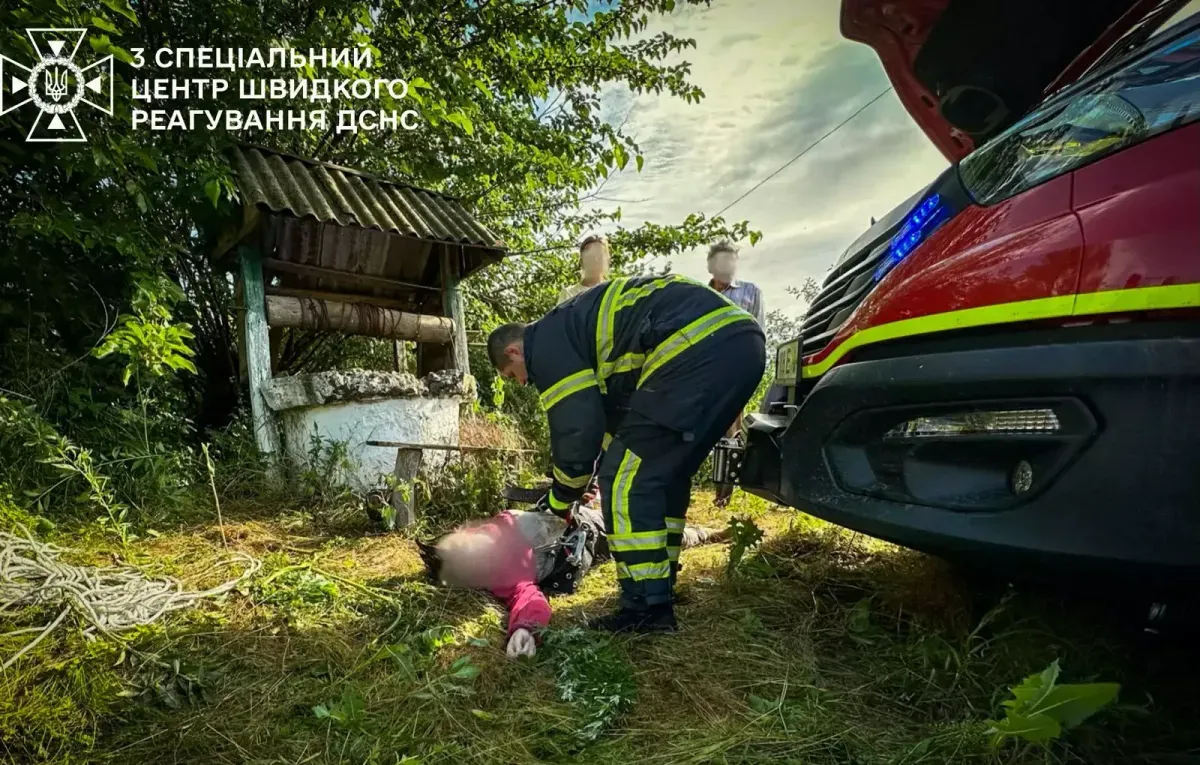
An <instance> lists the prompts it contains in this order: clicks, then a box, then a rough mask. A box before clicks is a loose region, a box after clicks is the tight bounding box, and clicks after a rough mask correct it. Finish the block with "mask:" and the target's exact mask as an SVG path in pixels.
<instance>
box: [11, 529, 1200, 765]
mask: <svg viewBox="0 0 1200 765" xmlns="http://www.w3.org/2000/svg"><path fill="white" fill-rule="evenodd" d="M753 515H754V517H755V518H756V522H759V523H761V524H762V525H763V526H764V527H765V528H767V530H768V532H769V533H768V536H767V539H766V542H765V543H764V544H763V545H762V547H761V549H760V550H758V551H757V552H756V553H754V554H752V555H750V556H748V560H747V562H746V564H745V565H743V566H742V567H741V568H740V569H739V571H738V572H737V573H735V575H733V576H728V575H727V573H726V563H727V560H728V553H727V548H726V547H725V546H707V547H702V548H698V549H695V550H689V551H686V552H685V554H684V559H683V560H684V569H683V572H682V576H681V589H682V590H683V591H684V592H685V593H686V594H687V595H688V596H689V597H690V601H689V602H688V604H687V605H684V606H681V607H680V609H679V617H680V621H681V624H682V628H683V629H682V631H681V632H680V633H678V634H676V635H669V636H656V637H617V638H607V637H604V636H598V635H597V636H592V635H582V636H579V637H578V638H577V639H573V640H570V641H565V642H564V643H563V644H562V647H561V648H558V647H555V646H554V645H551V646H548V647H546V648H544V649H543V650H542V651H540V652H539V656H538V657H537V658H536V659H535V660H533V661H521V662H512V661H509V660H507V659H506V658H505V657H504V654H503V646H504V634H505V630H504V617H503V612H502V608H501V607H500V606H499V605H498V604H496V603H495V602H493V601H492V600H491V599H490V598H489V597H487V596H486V595H484V594H481V593H474V592H463V591H449V590H442V589H436V588H432V587H428V586H426V585H425V584H424V583H423V581H422V580H423V570H422V567H421V564H420V560H419V557H418V555H417V554H416V551H415V549H414V546H413V545H412V544H411V542H409V541H408V540H406V539H405V538H404V537H403V536H402V535H397V534H392V535H379V536H356V535H353V534H350V533H347V534H345V535H341V536H338V535H329V534H327V533H325V532H324V531H323V529H322V528H321V527H320V526H319V525H316V524H314V523H312V522H311V521H304V520H303V519H301V521H300V522H298V523H294V522H293V520H294V519H292V520H289V519H288V518H287V517H286V516H285V517H282V518H281V517H278V516H277V517H274V518H261V519H254V520H249V519H241V520H234V521H231V522H230V523H228V524H227V525H226V528H225V532H226V542H227V543H228V544H229V545H230V547H231V548H233V549H239V550H245V551H247V552H251V553H252V554H255V555H256V556H258V557H260V558H262V559H263V561H264V568H263V570H262V571H261V572H260V574H259V575H257V576H256V577H255V579H254V581H252V582H251V583H250V584H249V586H248V587H247V588H246V589H245V591H244V592H242V593H239V594H236V595H233V596H230V597H229V598H227V599H226V600H225V601H224V602H209V603H204V604H202V605H201V606H200V607H198V608H196V609H193V610H191V611H188V612H184V613H181V614H179V615H177V616H174V617H171V618H170V619H169V620H167V621H166V622H165V623H164V624H163V625H161V626H157V627H154V628H150V629H147V630H145V631H143V632H142V633H141V634H138V635H135V636H132V639H131V642H130V644H129V649H130V650H128V651H126V652H125V654H126V655H125V656H124V657H120V656H119V649H118V648H117V647H116V646H113V645H111V644H106V643H105V644H102V645H100V646H99V647H92V648H89V647H87V646H84V645H83V644H82V642H81V641H80V640H79V639H78V636H77V633H68V632H64V633H63V634H62V635H61V636H56V637H55V638H52V639H51V640H48V641H46V643H45V644H44V645H43V646H41V647H39V649H38V650H36V651H35V652H34V653H33V654H32V655H31V657H30V659H29V661H28V663H25V662H22V664H20V665H18V667H17V669H18V670H19V671H21V672H23V673H24V674H23V675H22V676H20V677H17V676H13V677H10V678H8V679H9V680H10V681H11V683H12V684H11V685H10V686H6V688H7V690H8V692H9V693H10V694H11V695H10V697H9V700H8V701H7V702H6V703H8V704H10V705H12V704H16V705H19V704H21V703H26V702H28V701H29V699H30V695H31V694H42V696H43V697H44V698H43V701H44V703H43V705H42V707H44V708H46V709H52V708H54V706H53V702H54V701H55V699H56V698H59V697H56V696H55V695H54V694H55V693H56V692H58V691H60V690H62V689H63V688H66V687H67V686H68V685H71V687H72V688H74V689H75V691H78V693H77V694H76V696H74V697H73V698H75V699H76V701H77V702H78V703H77V704H76V705H75V706H74V707H71V708H70V710H74V712H72V713H73V714H77V715H80V716H82V717H83V718H84V719H82V720H80V721H79V724H77V725H76V727H75V728H74V729H73V731H72V732H71V733H70V735H64V736H61V737H60V738H57V739H54V738H50V739H47V738H46V737H44V736H43V737H42V738H40V739H39V738H38V737H37V736H35V735H34V734H33V733H32V732H30V731H32V729H30V731H25V732H22V734H21V737H14V736H13V735H8V736H6V741H5V743H4V746H6V747H8V749H7V756H8V758H9V759H11V760H14V761H38V762H45V761H50V762H109V763H125V762H154V763H159V762H163V763H169V762H204V763H208V762H214V763H223V762H238V763H284V762H288V763H294V762H307V763H351V762H353V763H396V762H403V761H405V760H404V759H403V758H404V757H406V756H407V757H411V758H419V760H418V759H411V760H408V762H417V761H419V762H420V763H422V765H429V764H430V763H475V762H478V763H491V762H494V763H519V762H588V763H599V764H601V765H603V764H604V763H614V764H615V763H618V762H649V763H654V762H658V763H688V762H690V763H707V762H722V763H761V762H804V763H815V764H816V765H825V764H828V765H850V764H851V763H917V762H924V763H935V762H956V763H957V762H980V763H983V762H1009V763H1023V762H1030V763H1033V762H1038V763H1042V762H1046V761H1050V762H1059V763H1126V762H1130V763H1132V762H1139V763H1162V764H1163V765H1166V764H1167V763H1176V762H1184V761H1186V759H1184V757H1185V755H1186V753H1187V752H1189V751H1192V750H1194V749H1195V747H1197V746H1200V737H1198V734H1197V733H1196V732H1195V731H1194V730H1193V728H1194V727H1195V726H1194V725H1193V724H1192V721H1194V720H1195V719H1197V717H1196V711H1197V710H1200V705H1198V704H1197V701H1196V699H1195V698H1194V696H1195V693H1196V691H1195V686H1196V684H1195V683H1194V682H1193V680H1194V678H1195V674H1193V672H1192V671H1193V669H1194V667H1195V659H1194V658H1189V657H1188V656H1186V655H1185V654H1184V653H1183V652H1182V651H1181V652H1177V653H1171V654H1168V653H1157V654H1156V655H1157V656H1159V657H1160V658H1162V659H1163V660H1164V662H1165V663H1164V664H1163V666H1160V667H1159V669H1158V670H1157V671H1152V670H1151V669H1148V668H1147V667H1146V666H1144V665H1143V660H1142V659H1141V658H1140V657H1139V656H1138V655H1137V654H1136V653H1135V652H1134V651H1132V650H1131V649H1130V645H1131V644H1130V642H1129V640H1128V638H1129V635H1128V633H1127V632H1122V631H1121V630H1120V629H1119V628H1118V627H1117V626H1115V625H1114V624H1112V623H1111V620H1105V619H1104V618H1102V617H1103V615H1104V611H1103V609H1099V610H1097V609H1093V608H1092V607H1091V606H1089V605H1087V604H1084V603H1082V602H1064V601H1062V600H1055V599H1054V598H1053V597H1050V596H1046V595H1042V594H1029V593H1017V594H1015V595H1010V596H1008V597H1007V598H1004V599H1000V598H992V599H991V600H990V601H989V600H987V599H980V598H978V597H976V594H975V593H973V592H972V591H971V589H970V587H969V586H968V583H967V582H966V581H964V580H963V579H962V578H960V577H959V576H958V574H957V573H956V572H955V571H954V570H952V569H951V568H950V567H948V566H947V565H945V564H943V563H941V562H939V561H937V560H934V559H931V558H928V557H926V556H922V555H919V554H916V553H912V552H908V551H904V550H900V549H897V548H894V547H892V546H889V545H885V544H881V543H877V542H874V541H873V540H869V539H865V538H862V537H854V536H853V535H851V534H848V533H846V532H843V531H841V530H838V529H836V528H833V527H829V526H826V525H824V524H820V523H815V522H812V521H811V520H810V519H807V518H805V517H803V516H799V515H797V514H794V513H791V512H774V511H769V510H763V509H757V510H754V511H753ZM696 518H697V520H699V521H700V522H707V523H708V524H709V525H715V524H716V519H717V518H718V516H717V515H714V514H712V513H711V512H710V511H709V510H708V509H707V508H704V507H702V508H700V510H699V512H698V513H697V514H696ZM128 554H129V556H130V558H131V560H133V561H134V562H138V563H140V564H141V565H144V566H145V567H146V570H147V573H149V574H150V575H155V574H156V573H159V574H166V573H169V574H172V575H175V576H180V577H181V578H183V579H184V580H185V581H186V582H187V583H188V585H189V586H195V587H202V586H207V585H211V584H214V583H215V582H216V581H219V580H220V579H221V578H222V577H223V576H225V575H226V573H227V572H223V571H221V570H219V569H214V568H213V567H212V564H213V562H214V561H216V560H218V559H220V558H221V557H222V556H223V555H224V550H223V547H222V543H221V536H220V532H219V530H217V529H216V528H215V527H212V526H208V527H197V528H192V529H189V530H187V531H186V532H182V533H178V534H168V535H164V536H163V537H161V538H159V539H153V540H144V541H142V542H139V543H137V544H136V545H134V547H133V549H132V550H131V551H129V553H128ZM615 593H616V583H615V579H614V572H613V566H612V564H611V563H609V564H605V565H602V566H600V567H597V568H596V569H595V570H594V571H593V573H592V574H591V575H589V577H588V578H587V579H586V580H584V582H583V583H582V586H581V589H580V591H579V592H578V593H576V594H575V595H572V596H569V597H564V598H556V599H554V601H552V602H553V605H554V608H555V616H554V625H555V628H556V629H557V630H570V629H571V628H573V627H578V626H579V625H580V624H581V623H582V622H583V621H585V620H586V618H588V617H590V616H593V615H595V614H598V613H602V612H605V611H607V610H608V609H610V608H611V607H613V605H614V601H615ZM1192 653H1193V654H1194V651H1193V652H1192ZM62 656H74V657H76V658H74V659H71V660H69V661H66V662H65V663H64V661H63V660H62V659H61V658H60V657H62ZM118 658H120V659H121V660H120V661H119V662H118ZM1054 659H1059V660H1060V661H1061V663H1062V666H1063V672H1064V675H1063V678H1064V681H1066V682H1082V681H1087V680H1090V679H1097V680H1103V681H1117V682H1121V683H1122V684H1123V685H1124V690H1123V692H1122V695H1121V704H1122V705H1123V706H1120V707H1117V708H1113V709H1110V710H1106V711H1105V712H1104V713H1103V714H1102V715H1101V716H1099V717H1098V718H1097V719H1096V721H1095V722H1094V723H1091V724H1087V725H1085V726H1084V727H1082V728H1080V729H1078V730H1076V731H1073V732H1072V733H1071V734H1070V735H1069V736H1068V737H1067V738H1066V739H1065V740H1064V742H1062V743H1058V744H1055V745H1053V747H1052V748H1051V749H1050V751H1049V753H1048V754H1043V753H1040V752H1022V751H1017V750H1011V749H1010V750H1004V751H1002V752H1000V753H998V754H997V753H993V752H992V751H990V750H989V749H988V747H987V742H986V737H985V735H984V730H985V726H984V724H983V721H985V720H986V719H988V718H989V717H991V716H993V715H995V714H997V713H998V711H999V709H1000V707H999V704H1000V702H1001V701H1002V700H1003V699H1004V698H1006V697H1007V688H1008V687H1009V686H1010V685H1014V684H1016V683H1018V682H1019V681H1020V680H1021V679H1022V678H1023V677H1025V676H1026V675H1029V674H1031V673H1034V672H1037V671H1040V670H1041V669H1043V668H1044V667H1045V666H1046V665H1047V664H1049V663H1050V662H1051V661H1053V660H1054ZM114 665H116V666H114ZM626 675H627V676H628V678H630V679H631V681H632V683H633V684H634V686H635V689H636V690H635V696H634V697H633V698H632V699H631V700H630V702H631V703H629V704H628V705H621V706H620V707H619V714H617V715H616V716H615V717H603V716H601V717H598V718H596V719H600V720H601V721H602V722H603V727H602V728H600V729H599V730H597V731H596V733H597V735H595V736H593V737H591V738H589V739H587V740H581V739H578V738H576V739H575V740H568V738H569V737H567V736H565V735H564V732H570V731H575V730H578V728H579V726H580V722H581V719H582V718H586V717H587V716H588V715H593V714H594V712H595V710H596V708H597V707H596V706H595V705H594V704H591V701H593V699H588V700H584V701H586V702H588V703H584V702H583V701H581V700H579V699H574V700H570V699H567V698H566V697H567V696H569V693H568V691H570V687H569V686H568V685H566V684H564V683H566V681H568V680H569V681H570V682H574V683H577V686H575V687H576V688H603V687H604V686H603V683H604V682H606V681H607V680H608V679H610V678H611V677H613V676H626ZM564 678H566V680H564ZM589 683H591V684H590V685H589ZM56 689H57V690H56ZM122 691H124V692H132V693H133V694H134V695H133V696H132V697H124V696H120V695H118V694H119V693H121V692H122ZM593 695H597V696H600V695H603V693H602V692H596V693H594V694H593ZM89 705H92V706H91V707H90V708H89ZM0 709H3V704H2V703H0ZM57 709H59V713H58V714H59V718H56V719H58V720H60V721H61V720H66V719H68V718H69V715H65V714H62V710H63V709H67V707H63V706H61V705H60V706H59V707H57ZM316 710H320V711H316ZM602 711H603V710H602ZM0 719H4V715H3V714H2V713H0ZM31 722H33V723H36V722H37V721H36V720H34V721H31ZM39 746H41V747H42V750H41V751H39V750H38V747H39ZM0 751H2V750H0Z"/></svg>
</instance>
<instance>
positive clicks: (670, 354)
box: [638, 305, 754, 388]
mask: <svg viewBox="0 0 1200 765" xmlns="http://www.w3.org/2000/svg"><path fill="white" fill-rule="evenodd" d="M739 321H754V317H753V316H751V315H750V314H748V313H746V312H745V311H744V310H742V309H741V308H738V307H737V306H734V305H727V306H725V307H723V308H717V309H716V310H713V311H709V312H708V313H706V314H704V315H703V316H701V317H700V318H699V319H696V320H695V321H693V322H692V323H691V324H689V325H687V326H686V327H684V328H683V329H681V330H679V331H678V332H676V333H674V334H673V335H671V336H670V337H668V338H667V339H666V340H664V341H662V342H661V343H659V344H658V347H657V348H655V349H654V350H653V351H652V352H651V353H650V355H649V356H647V357H646V364H645V366H643V367H642V377H641V379H639V380H638V387H639V388H640V387H642V385H644V384H645V383H646V380H647V378H649V377H650V375H652V374H654V373H655V372H657V371H658V370H659V369H660V368H662V366H663V365H664V364H666V363H667V362H669V361H671V360H672V359H674V358H675V357H676V356H678V355H679V354H681V353H683V352H684V351H685V350H687V349H688V348H690V347H692V346H693V345H695V344H696V343H699V342H700V341H701V340H704V339H705V338H706V337H708V336H709V335H711V334H713V333H714V332H716V331H717V330H719V329H723V328H725V327H727V326H729V325H730V324H735V323H737V322H739Z"/></svg>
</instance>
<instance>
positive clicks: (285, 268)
mask: <svg viewBox="0 0 1200 765" xmlns="http://www.w3.org/2000/svg"><path fill="white" fill-rule="evenodd" d="M263 266H265V267H266V269H267V270H268V271H274V272H276V273H285V274H296V275H297V276H311V277H313V278H315V279H330V280H332V281H340V282H343V283H345V284H357V285H359V286H363V287H378V288H380V289H389V290H398V289H404V290H411V289H416V290H431V291H433V292H437V289H438V288H437V287H431V286H429V285H428V284H416V283H414V282H403V281H400V280H399V279H390V278H388V277H386V276H371V275H369V274H356V273H351V272H350V271H338V270H337V269H333V268H324V267H322V266H310V265H306V264H304V263H289V262H288V261H286V260H279V259H278V258H267V259H266V260H264V261H263Z"/></svg>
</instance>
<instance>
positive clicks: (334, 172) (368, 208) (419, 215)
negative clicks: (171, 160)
mask: <svg viewBox="0 0 1200 765" xmlns="http://www.w3.org/2000/svg"><path fill="white" fill-rule="evenodd" d="M233 166H234V169H235V170H236V171H237V183H238V189H239V190H240V191H241V193H242V197H243V198H244V200H245V201H246V202H248V203H250V204H255V205H263V206H265V207H267V208H269V209H271V210H272V211H274V212H284V213H288V214H291V215H294V216H296V217H297V218H305V217H311V218H315V219H317V220H318V221H321V222H323V223H336V224H338V225H341V226H359V227H361V228H369V229H376V230H378V231H386V232H389V233H394V234H400V235H402V236H409V237H415V238H417V239H426V240H431V241H436V242H452V243H454V244H465V245H474V246H476V247H484V248H487V249H491V250H498V249H504V243H503V242H501V241H500V239H499V237H497V236H496V235H495V234H494V233H492V232H491V231H489V230H488V229H487V227H485V226H483V225H482V224H481V223H479V221H477V220H475V218H474V217H472V216H471V214H470V213H468V212H467V211H466V209H464V208H463V206H462V204H460V203H459V202H458V201H457V200H455V199H452V198H450V197H446V196H442V195H440V194H435V193H434V192H432V191H426V190H424V189H418V188H414V187H412V186H405V185H402V184H398V183H392V182H389V181H383V180H380V179H378V178H374V177H372V176H369V175H366V174H364V173H360V172H358V171H356V170H351V169H349V168H344V167H338V166H336V165H328V164H324V163H321V162H314V161H311V160H305V159H299V158H297V157H290V156H287V155H284V154H276V153H274V152H271V151H268V150H265V149H259V148H249V147H239V148H237V149H236V150H234V152H233Z"/></svg>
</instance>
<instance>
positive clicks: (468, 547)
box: [417, 488, 729, 659]
mask: <svg viewBox="0 0 1200 765" xmlns="http://www.w3.org/2000/svg"><path fill="white" fill-rule="evenodd" d="M597 495H598V491H597V490H595V489H594V488H593V490H592V491H591V492H589V493H588V494H587V495H585V496H584V501H583V502H581V503H579V504H577V505H576V506H575V507H574V509H573V510H572V512H571V515H570V518H569V519H567V520H564V519H562V518H559V517H558V516H557V515H555V514H553V513H549V512H539V511H520V510H506V511H505V512H503V513H500V514H499V515H497V516H495V517H494V518H490V519H488V520H487V521H484V522H482V523H476V524H468V525H466V526H463V527H461V528H459V529H457V530H455V531H454V532H451V533H450V534H448V535H446V536H445V537H442V538H441V539H440V540H438V541H437V542H435V543H428V542H421V541H418V542H417V546H418V548H419V549H420V553H421V559H422V561H423V562H424V563H425V570H426V574H427V575H428V576H429V579H430V580H431V581H433V582H434V583H437V584H442V585H448V586H452V587H465V588H469V589H478V590H487V591H488V592H490V593H492V595H494V596H495V597H496V598H499V599H500V600H502V601H504V603H505V605H506V606H507V608H508V648H507V653H508V656H509V658H514V659H515V658H517V657H520V656H533V655H534V653H535V652H536V651H537V645H538V644H539V643H540V642H541V637H540V633H541V631H542V630H543V629H545V628H546V626H547V625H549V623H550V612H551V611H550V603H549V600H548V597H549V596H552V595H567V594H570V593H572V592H574V591H575V587H576V585H577V584H578V583H579V580H580V579H582V578H583V577H584V576H585V575H586V574H587V572H588V571H589V570H590V569H591V567H592V566H594V565H597V564H599V563H603V562H604V561H606V560H608V559H609V558H610V557H611V554H610V552H609V549H608V542H607V539H606V537H605V534H604V518H603V511H602V510H601V509H600V500H599V497H598V496H597ZM728 537H729V535H728V532H727V531H725V530H720V531H718V530H716V529H708V528H702V527H698V526H685V527H684V531H683V541H682V544H681V547H682V548H683V549H687V548H689V547H695V546H697V545H703V544H716V543H720V542H725V541H728Z"/></svg>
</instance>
